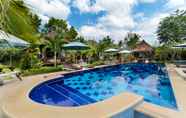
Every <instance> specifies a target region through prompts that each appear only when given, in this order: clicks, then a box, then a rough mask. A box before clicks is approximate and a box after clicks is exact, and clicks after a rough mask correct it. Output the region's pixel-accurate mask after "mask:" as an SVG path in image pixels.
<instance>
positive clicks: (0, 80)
mask: <svg viewBox="0 0 186 118" xmlns="http://www.w3.org/2000/svg"><path fill="white" fill-rule="evenodd" d="M5 77H12V78H16V79H19V80H20V81H22V78H21V76H20V72H10V73H2V74H0V85H3V84H4V82H3V79H4V78H5Z"/></svg>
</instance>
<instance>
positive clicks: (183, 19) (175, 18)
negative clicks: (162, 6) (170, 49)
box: [157, 10, 186, 44]
mask: <svg viewBox="0 0 186 118" xmlns="http://www.w3.org/2000/svg"><path fill="white" fill-rule="evenodd" d="M157 35H158V40H159V41H160V43H163V44H172V43H175V42H181V41H183V40H184V39H186V11H180V10H177V11H176V12H175V13H174V14H172V15H170V16H168V17H166V18H164V19H163V20H162V21H161V22H160V23H159V27H158V30H157Z"/></svg>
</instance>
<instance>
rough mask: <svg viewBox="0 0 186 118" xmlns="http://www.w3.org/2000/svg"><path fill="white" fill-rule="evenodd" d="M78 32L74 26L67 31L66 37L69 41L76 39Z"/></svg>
mask: <svg viewBox="0 0 186 118" xmlns="http://www.w3.org/2000/svg"><path fill="white" fill-rule="evenodd" d="M77 35H78V33H77V31H76V29H75V28H74V27H73V26H72V27H71V28H70V29H69V30H68V32H67V36H66V38H67V39H68V40H69V41H72V40H75V38H76V37H77Z"/></svg>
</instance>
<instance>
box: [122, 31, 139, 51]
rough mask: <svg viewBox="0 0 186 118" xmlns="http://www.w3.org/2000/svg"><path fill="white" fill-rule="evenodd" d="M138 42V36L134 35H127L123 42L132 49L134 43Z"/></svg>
mask: <svg viewBox="0 0 186 118" xmlns="http://www.w3.org/2000/svg"><path fill="white" fill-rule="evenodd" d="M139 40H140V35H138V34H136V33H131V32H130V33H128V34H127V36H126V37H125V39H124V41H125V42H126V44H127V46H128V47H129V48H134V47H135V45H136V43H137V42H138V41H139Z"/></svg>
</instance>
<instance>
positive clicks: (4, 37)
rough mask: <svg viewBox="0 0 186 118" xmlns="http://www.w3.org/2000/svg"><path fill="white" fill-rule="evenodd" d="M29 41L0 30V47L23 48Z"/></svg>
mask: <svg viewBox="0 0 186 118" xmlns="http://www.w3.org/2000/svg"><path fill="white" fill-rule="evenodd" d="M29 45H30V43H28V42H26V41H24V40H22V39H20V38H18V37H15V36H13V35H11V34H9V33H6V32H4V31H2V30H0V48H11V47H13V48H15V47H16V48H25V47H28V46H29Z"/></svg>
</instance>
